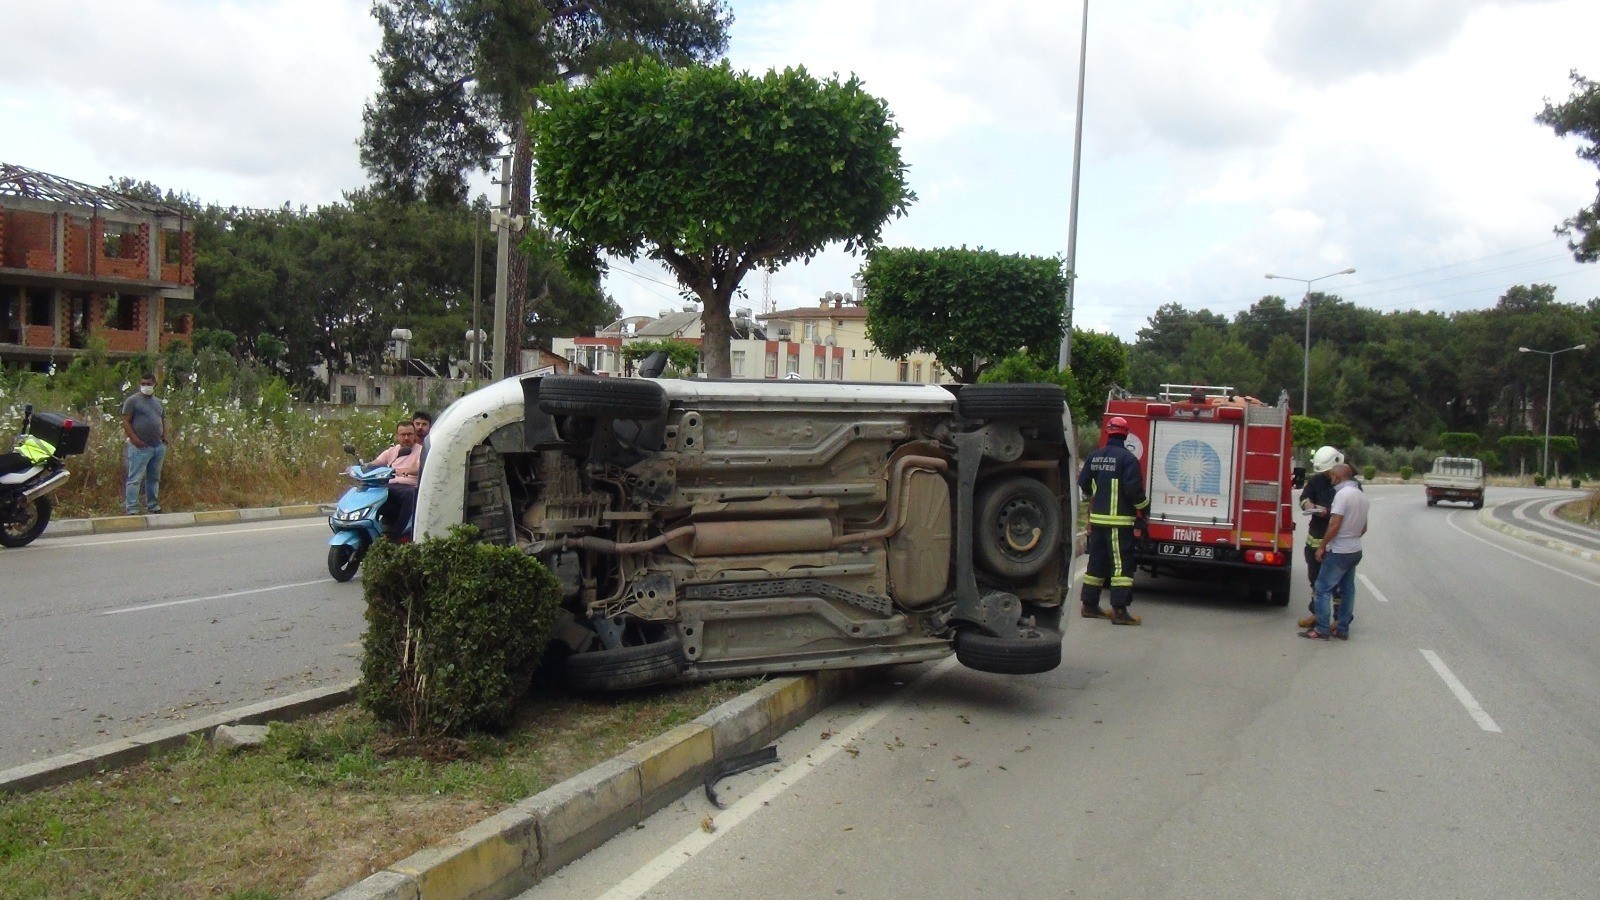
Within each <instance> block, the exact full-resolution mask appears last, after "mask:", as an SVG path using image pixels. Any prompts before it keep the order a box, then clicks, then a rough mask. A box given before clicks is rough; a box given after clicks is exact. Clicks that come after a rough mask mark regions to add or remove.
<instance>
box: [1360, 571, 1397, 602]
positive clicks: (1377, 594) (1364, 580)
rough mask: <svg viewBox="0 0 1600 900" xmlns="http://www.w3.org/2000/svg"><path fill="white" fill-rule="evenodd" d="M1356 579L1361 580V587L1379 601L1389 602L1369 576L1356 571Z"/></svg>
mask: <svg viewBox="0 0 1600 900" xmlns="http://www.w3.org/2000/svg"><path fill="white" fill-rule="evenodd" d="M1356 580H1357V581H1359V582H1361V589H1362V590H1364V591H1366V592H1367V593H1369V594H1371V595H1372V596H1373V598H1374V599H1376V600H1377V601H1378V602H1379V603H1388V602H1389V598H1388V597H1385V596H1384V595H1383V591H1380V590H1378V586H1377V585H1375V584H1373V583H1372V579H1371V578H1368V577H1367V576H1365V575H1363V574H1361V573H1360V572H1357V573H1356Z"/></svg>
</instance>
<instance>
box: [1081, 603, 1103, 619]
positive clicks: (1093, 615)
mask: <svg viewBox="0 0 1600 900" xmlns="http://www.w3.org/2000/svg"><path fill="white" fill-rule="evenodd" d="M1080 607H1081V609H1080V615H1082V616H1083V617H1084V618H1085V619H1109V618H1111V613H1109V612H1106V611H1105V610H1103V609H1101V608H1100V607H1098V606H1087V605H1082V604H1080Z"/></svg>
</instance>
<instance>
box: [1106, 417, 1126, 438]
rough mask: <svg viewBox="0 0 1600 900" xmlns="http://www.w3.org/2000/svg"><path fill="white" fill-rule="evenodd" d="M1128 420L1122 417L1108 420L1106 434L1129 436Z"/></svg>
mask: <svg viewBox="0 0 1600 900" xmlns="http://www.w3.org/2000/svg"><path fill="white" fill-rule="evenodd" d="M1127 433H1128V420H1127V419H1124V418H1123V417H1121V416H1112V417H1111V418H1110V419H1108V420H1106V434H1127Z"/></svg>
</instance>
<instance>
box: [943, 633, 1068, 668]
mask: <svg viewBox="0 0 1600 900" xmlns="http://www.w3.org/2000/svg"><path fill="white" fill-rule="evenodd" d="M1024 631H1025V632H1026V633H1027V635H1028V636H1026V637H1021V638H998V637H994V636H992V635H987V634H984V633H983V632H981V631H977V630H975V629H971V628H963V629H961V630H960V631H957V632H956V639H955V645H956V659H957V661H959V662H960V663H961V664H962V665H963V666H966V667H967V668H969V669H974V670H976V671H979V672H992V673H995V674H997V675H1037V674H1039V673H1040V672H1048V671H1050V670H1051V669H1054V668H1056V667H1057V666H1059V665H1061V632H1059V631H1054V630H1051V629H1049V628H1030V629H1024Z"/></svg>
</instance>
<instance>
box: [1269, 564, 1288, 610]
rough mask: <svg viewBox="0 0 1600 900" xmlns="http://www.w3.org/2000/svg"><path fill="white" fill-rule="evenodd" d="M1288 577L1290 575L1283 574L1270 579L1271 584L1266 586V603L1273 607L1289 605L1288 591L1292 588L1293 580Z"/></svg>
mask: <svg viewBox="0 0 1600 900" xmlns="http://www.w3.org/2000/svg"><path fill="white" fill-rule="evenodd" d="M1289 575H1290V573H1288V572H1284V573H1283V574H1282V575H1279V576H1277V577H1275V578H1273V579H1272V583H1271V584H1270V585H1268V586H1267V602H1268V603H1270V604H1272V605H1273V606H1288V605H1289V591H1290V589H1291V588H1293V587H1294V580H1293V579H1292V578H1290V577H1289Z"/></svg>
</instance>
